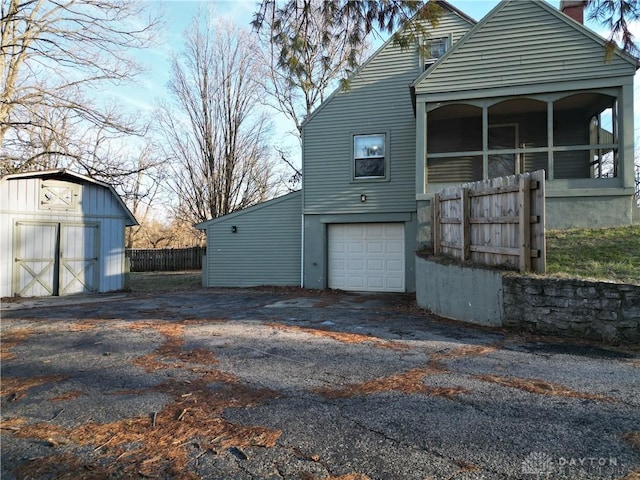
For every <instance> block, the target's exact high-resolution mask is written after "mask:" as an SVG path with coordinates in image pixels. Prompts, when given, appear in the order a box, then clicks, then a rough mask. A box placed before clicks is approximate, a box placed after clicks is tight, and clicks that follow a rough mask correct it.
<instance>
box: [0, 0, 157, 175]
mask: <svg viewBox="0 0 640 480" xmlns="http://www.w3.org/2000/svg"><path fill="white" fill-rule="evenodd" d="M145 8H146V6H145V3H144V2H131V1H127V0H65V1H64V2H58V1H54V0H3V2H2V3H1V4H0V17H1V18H0V35H1V45H0V48H1V55H0V71H1V75H2V86H1V87H0V96H1V97H0V144H1V145H2V154H1V157H2V158H1V160H2V170H3V172H5V173H6V172H8V171H20V170H24V169H33V168H34V167H47V166H50V165H51V164H52V163H55V164H60V163H61V162H64V159H65V158H66V157H70V158H75V159H76V160H77V157H74V154H77V153H78V151H77V150H78V148H76V151H75V152H71V151H70V149H68V148H67V144H69V143H72V144H74V145H75V146H76V147H79V142H78V141H77V139H74V138H69V137H68V134H69V133H71V132H72V131H73V129H72V128H69V127H70V126H71V125H76V126H77V125H80V124H82V125H83V127H82V129H81V130H86V129H90V128H92V127H94V126H97V127H99V128H100V129H102V130H103V131H104V130H109V131H111V132H120V133H125V134H130V133H134V132H135V126H134V124H133V123H132V122H130V121H128V120H127V119H125V118H124V117H123V116H122V115H120V114H118V112H117V111H116V110H113V109H109V108H107V109H105V108H103V107H101V106H100V105H98V103H97V102H95V101H94V102H90V101H88V100H87V95H85V92H87V91H88V89H90V88H96V87H98V86H101V85H104V83H105V82H112V83H121V82H125V81H128V80H131V79H132V78H133V77H134V76H135V75H136V74H137V73H138V72H139V68H138V66H137V65H136V63H135V62H134V61H133V60H132V59H131V57H130V54H131V50H132V49H137V48H144V47H147V46H148V45H149V44H150V42H151V41H152V38H153V32H154V31H155V29H156V27H157V26H158V24H159V22H158V19H156V18H144V12H145ZM60 119H63V121H64V122H63V125H62V126H63V127H64V128H61V124H60V123H59V121H60ZM71 150H72V149H71Z"/></svg>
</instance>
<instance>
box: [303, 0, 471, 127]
mask: <svg viewBox="0 0 640 480" xmlns="http://www.w3.org/2000/svg"><path fill="white" fill-rule="evenodd" d="M436 3H437V4H438V5H439V6H440V7H441V8H442V9H444V10H448V11H449V12H450V13H452V14H454V15H456V16H457V17H460V18H461V19H462V20H463V21H465V22H466V23H468V24H469V25H475V24H476V23H477V22H476V20H474V19H473V18H471V17H470V16H469V15H467V14H466V13H464V12H463V11H461V10H459V9H458V8H456V7H454V6H453V5H451V4H450V3H449V2H447V1H446V0H436ZM391 43H393V37H389V39H387V40H386V41H385V42H384V43H383V44H382V45H381V46H380V47H379V48H378V49H377V50H376V51H375V52H374V53H372V54H371V55H370V56H369V58H367V59H366V60H365V62H364V63H363V64H362V65H360V66H359V67H358V68H357V69H356V71H355V72H353V73H352V74H351V75H349V78H348V79H347V84H348V83H350V82H351V80H353V79H354V78H355V77H356V76H358V75H359V74H360V72H361V71H362V70H363V69H364V68H366V67H367V66H368V65H369V64H370V63H371V62H372V61H373V60H374V59H375V58H376V57H377V56H378V55H379V54H380V53H381V52H382V51H383V50H384V49H385V48H387V47H388V46H389V45H390V44H391ZM342 91H344V87H342V86H339V87H338V88H336V89H335V90H334V91H333V92H331V95H329V96H328V97H327V98H326V99H325V100H324V101H323V102H322V103H321V104H320V105H318V107H317V108H316V109H315V110H314V111H313V112H311V114H310V115H309V116H308V117H307V118H305V119H304V121H303V122H302V125H301V127H304V126H305V125H306V124H307V123H308V122H309V121H310V120H311V119H312V118H313V117H315V116H316V115H317V114H318V112H320V111H321V110H322V109H323V108H324V106H325V105H327V104H328V103H329V102H330V101H331V100H332V99H333V98H334V97H335V96H336V95H338V93H340V92H342Z"/></svg>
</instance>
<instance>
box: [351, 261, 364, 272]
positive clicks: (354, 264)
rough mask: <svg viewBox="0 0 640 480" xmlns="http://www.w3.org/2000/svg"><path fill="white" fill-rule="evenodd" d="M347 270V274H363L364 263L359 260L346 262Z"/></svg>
mask: <svg viewBox="0 0 640 480" xmlns="http://www.w3.org/2000/svg"><path fill="white" fill-rule="evenodd" d="M347 269H348V271H349V272H354V271H356V272H363V271H364V261H363V260H362V259H361V258H357V259H356V258H352V259H350V260H348V262H347Z"/></svg>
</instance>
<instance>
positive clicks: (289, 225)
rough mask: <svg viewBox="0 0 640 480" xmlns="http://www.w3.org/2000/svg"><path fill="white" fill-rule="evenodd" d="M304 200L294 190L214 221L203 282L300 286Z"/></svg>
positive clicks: (208, 228) (208, 230)
mask: <svg viewBox="0 0 640 480" xmlns="http://www.w3.org/2000/svg"><path fill="white" fill-rule="evenodd" d="M301 201H302V199H301V193H300V192H295V193H290V194H289V195H286V196H283V197H280V198H277V199H275V200H271V201H269V202H265V203H264V204H260V205H257V206H255V207H251V208H249V209H247V210H246V211H243V212H238V213H235V214H230V215H227V216H225V217H221V218H219V219H216V220H214V221H211V222H209V223H208V224H207V225H206V230H207V257H206V262H207V268H206V275H207V276H206V278H204V279H203V285H204V286H208V287H250V286H257V285H300V249H301V244H302V203H301ZM232 226H235V227H236V229H237V232H236V233H233V232H232V231H231V227H232Z"/></svg>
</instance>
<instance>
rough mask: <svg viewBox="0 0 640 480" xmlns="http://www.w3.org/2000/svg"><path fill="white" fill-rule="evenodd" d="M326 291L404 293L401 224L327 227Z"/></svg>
mask: <svg viewBox="0 0 640 480" xmlns="http://www.w3.org/2000/svg"><path fill="white" fill-rule="evenodd" d="M328 235H329V239H328V240H329V242H328V243H329V282H328V283H329V288H337V289H340V290H355V291H370V292H404V291H405V286H404V224H402V223H353V224H336V225H329V233H328Z"/></svg>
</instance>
